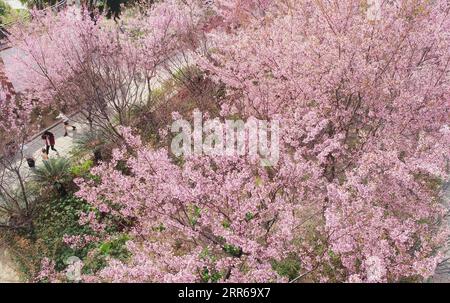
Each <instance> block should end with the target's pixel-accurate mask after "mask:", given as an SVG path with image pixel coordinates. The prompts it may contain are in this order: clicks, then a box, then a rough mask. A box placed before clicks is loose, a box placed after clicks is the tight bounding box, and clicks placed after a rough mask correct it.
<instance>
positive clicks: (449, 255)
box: [430, 181, 450, 283]
mask: <svg viewBox="0 0 450 303" xmlns="http://www.w3.org/2000/svg"><path fill="white" fill-rule="evenodd" d="M443 191H444V197H443V199H444V200H443V203H444V205H445V206H446V207H447V209H448V210H449V211H450V181H449V182H447V183H446V184H444V186H443ZM447 225H448V227H449V228H450V216H449V217H448V218H447ZM444 253H445V257H444V258H446V259H447V260H446V261H444V262H443V263H441V264H439V266H438V267H437V269H436V272H435V274H434V276H433V277H432V278H431V279H430V282H433V283H450V236H449V238H448V239H447V245H446V247H445V249H444Z"/></svg>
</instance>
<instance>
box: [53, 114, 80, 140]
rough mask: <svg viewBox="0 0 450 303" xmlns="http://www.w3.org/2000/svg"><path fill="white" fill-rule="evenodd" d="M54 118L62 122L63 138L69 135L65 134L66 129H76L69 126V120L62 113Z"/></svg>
mask: <svg viewBox="0 0 450 303" xmlns="http://www.w3.org/2000/svg"><path fill="white" fill-rule="evenodd" d="M56 118H58V119H62V121H63V123H64V137H66V136H68V135H69V134H68V133H67V129H68V128H72V130H76V129H77V128H76V127H75V126H73V125H69V118H68V117H67V116H66V115H64V113H63V112H61V113H59V115H58V116H57V117H56Z"/></svg>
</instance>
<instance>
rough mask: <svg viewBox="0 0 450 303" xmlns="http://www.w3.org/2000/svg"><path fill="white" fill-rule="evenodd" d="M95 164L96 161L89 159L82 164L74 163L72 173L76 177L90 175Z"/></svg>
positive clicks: (71, 168)
mask: <svg viewBox="0 0 450 303" xmlns="http://www.w3.org/2000/svg"><path fill="white" fill-rule="evenodd" d="M93 166H94V161H93V160H91V159H89V160H86V161H84V162H82V163H80V164H76V165H73V166H72V167H70V169H69V170H70V173H71V174H72V175H73V176H74V177H75V178H81V177H86V176H88V175H89V172H90V170H91V168H92V167H93Z"/></svg>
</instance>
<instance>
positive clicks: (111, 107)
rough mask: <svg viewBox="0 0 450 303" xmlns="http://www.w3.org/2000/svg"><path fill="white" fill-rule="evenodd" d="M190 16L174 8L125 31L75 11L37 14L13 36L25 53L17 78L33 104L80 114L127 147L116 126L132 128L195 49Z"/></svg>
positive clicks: (155, 9)
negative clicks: (163, 77)
mask: <svg viewBox="0 0 450 303" xmlns="http://www.w3.org/2000/svg"><path fill="white" fill-rule="evenodd" d="M192 10H193V9H192V8H191V7H189V6H187V5H186V6H176V5H175V1H168V2H166V3H164V5H154V6H153V5H152V6H151V7H150V8H149V9H148V10H146V12H145V16H146V18H141V17H142V16H141V15H139V16H136V17H134V18H130V19H129V22H127V24H126V25H125V26H124V27H118V26H115V25H111V24H109V23H108V22H107V21H104V20H102V16H98V18H97V19H99V20H96V22H94V21H92V19H91V18H90V17H89V16H88V15H85V14H83V13H79V12H78V11H76V10H74V9H67V10H65V11H63V12H60V13H58V14H56V15H55V14H52V13H48V12H44V13H42V12H35V13H34V19H33V20H32V21H31V22H30V23H28V24H21V25H20V26H17V27H16V28H15V29H13V30H11V36H10V40H11V43H13V44H14V46H15V47H16V48H17V49H18V50H19V52H18V53H19V56H17V57H16V62H14V63H13V65H14V66H15V67H16V70H15V72H16V73H17V74H20V75H21V78H22V81H23V82H24V86H25V90H26V91H27V92H28V93H29V95H30V96H32V97H33V98H37V99H39V100H41V102H44V103H47V104H52V106H53V107H56V108H57V109H62V110H64V111H65V112H67V111H75V110H79V111H81V113H82V114H83V115H84V118H85V119H86V120H87V121H88V122H89V124H90V125H91V126H92V127H95V128H98V129H101V130H102V131H103V132H104V133H105V134H106V135H108V136H109V137H110V138H111V140H113V141H117V140H122V139H123V138H120V134H119V132H117V129H116V127H117V125H131V124H132V118H133V114H134V113H135V112H136V111H137V109H138V108H139V107H140V106H142V105H144V104H150V105H152V101H153V100H152V99H151V96H152V95H151V90H152V88H153V87H155V86H157V84H158V78H157V76H158V70H160V69H163V68H165V66H164V65H163V64H164V63H165V62H167V60H168V59H169V58H171V57H172V56H173V55H174V53H175V51H176V49H177V47H180V45H181V44H186V43H188V42H189V39H188V35H189V33H190V32H193V31H192V28H190V27H192V26H193V25H191V24H190V22H195V18H194V17H192V16H190V15H187V13H188V12H191V11H192ZM184 39H185V40H186V41H185V42H183V40H184Z"/></svg>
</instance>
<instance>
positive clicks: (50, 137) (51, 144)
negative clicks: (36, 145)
mask: <svg viewBox="0 0 450 303" xmlns="http://www.w3.org/2000/svg"><path fill="white" fill-rule="evenodd" d="M41 138H42V140H44V141H45V148H46V152H47V155H48V153H49V151H50V148H51V149H52V150H54V151H55V152H56V153H58V151H57V150H56V149H55V135H54V134H53V133H51V132H49V131H48V130H47V131H45V132H44V133H43V134H42V137H41Z"/></svg>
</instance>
